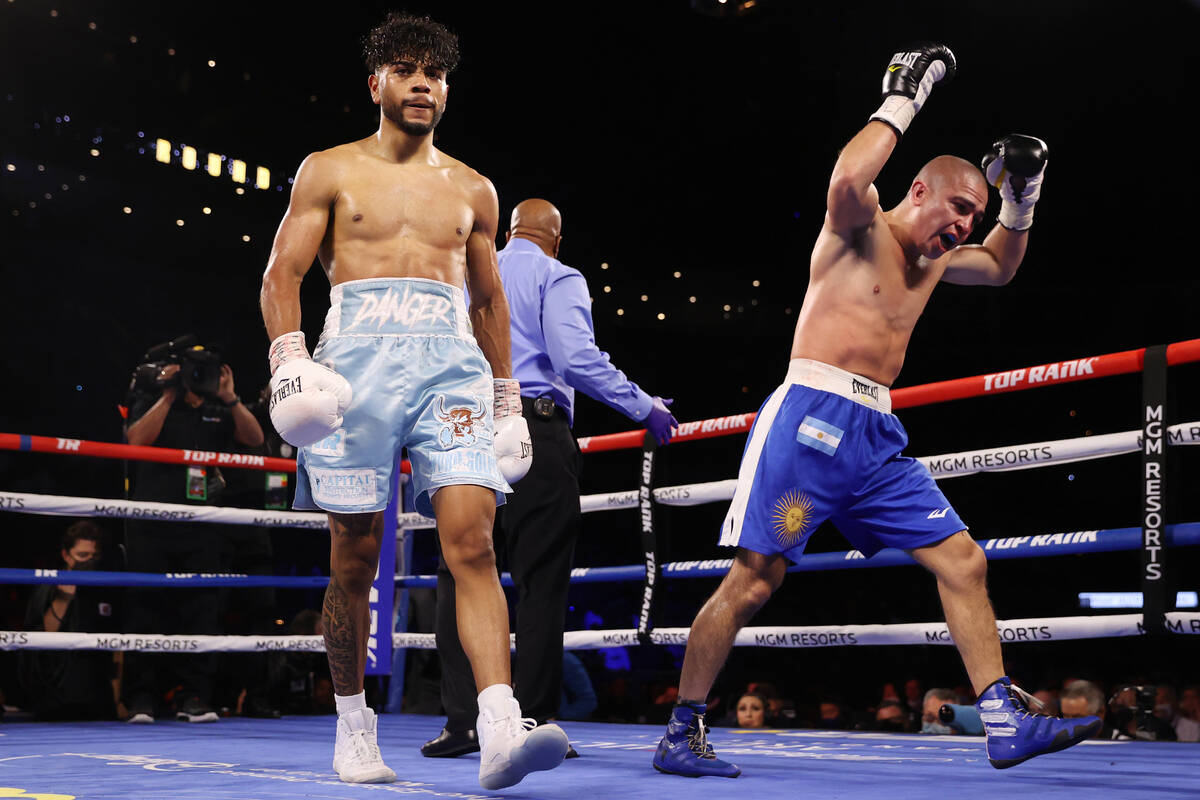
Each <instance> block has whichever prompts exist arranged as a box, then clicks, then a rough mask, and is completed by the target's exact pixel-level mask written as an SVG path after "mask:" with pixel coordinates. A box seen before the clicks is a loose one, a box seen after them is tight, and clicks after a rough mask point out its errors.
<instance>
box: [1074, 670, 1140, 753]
mask: <svg viewBox="0 0 1200 800" xmlns="http://www.w3.org/2000/svg"><path fill="white" fill-rule="evenodd" d="M1059 705H1060V706H1061V709H1062V715H1063V718H1065V719H1075V718H1078V717H1090V716H1095V717H1099V718H1100V719H1101V720H1102V721H1103V722H1104V725H1103V727H1101V728H1100V730H1099V731H1097V732H1096V735H1095V736H1093V737H1092V738H1093V739H1126V738H1129V737H1127V736H1124V735H1123V734H1122V733H1121V732H1120V731H1118V730H1116V729H1114V728H1113V726H1112V725H1111V724H1109V721H1108V719H1107V717H1108V709H1107V708H1106V707H1105V705H1104V692H1102V691H1100V687H1099V686H1097V685H1096V684H1094V683H1092V682H1091V681H1084V680H1075V681H1071V682H1069V683H1068V684H1067V685H1066V686H1064V687H1063V690H1062V694H1061V695H1060V696H1059Z"/></svg>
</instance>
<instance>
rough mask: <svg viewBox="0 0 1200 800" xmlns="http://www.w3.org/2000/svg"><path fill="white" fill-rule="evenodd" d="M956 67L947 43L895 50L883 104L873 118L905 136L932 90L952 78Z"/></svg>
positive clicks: (884, 85) (887, 77)
mask: <svg viewBox="0 0 1200 800" xmlns="http://www.w3.org/2000/svg"><path fill="white" fill-rule="evenodd" d="M956 68H957V66H956V62H955V60H954V53H952V52H950V48H949V47H946V45H944V44H935V43H933V42H918V43H916V44H914V45H912V46H911V47H909V48H907V49H906V50H902V51H901V52H899V53H896V54H895V55H894V56H892V60H891V62H890V63H889V64H888V68H887V72H885V73H884V75H883V105H881V106H880V107H879V110H878V111H876V112H875V113H874V114H872V115H871V119H877V120H879V121H880V122H886V123H887V124H888V125H891V126H892V127H893V128H894V129H895V130H896V133H897V134H899V135H901V136H903V135H904V132H905V131H906V130H908V126H909V124H910V123H911V122H912V121H913V117H915V116H916V115H917V112H918V111H920V110H921V106H922V105H924V104H925V99H926V98H927V97H929V92H930V91H932V90H933V87H934V86H937V85H938V84H939V83H948V82H949V81H950V80H951V79H953V78H954V72H955V70H956Z"/></svg>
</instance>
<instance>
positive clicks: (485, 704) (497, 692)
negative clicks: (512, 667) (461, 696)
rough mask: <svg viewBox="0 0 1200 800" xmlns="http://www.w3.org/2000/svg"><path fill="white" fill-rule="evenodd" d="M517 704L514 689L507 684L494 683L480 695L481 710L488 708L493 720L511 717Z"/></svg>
mask: <svg viewBox="0 0 1200 800" xmlns="http://www.w3.org/2000/svg"><path fill="white" fill-rule="evenodd" d="M515 704H516V701H515V700H514V699H513V691H512V687H511V686H509V685H508V684H507V683H493V684H492V685H491V686H489V687H487V688H486V689H484V690H483V691H482V692H480V693H479V708H480V709H484V708H486V709H487V710H488V712H489V713H490V714H491V715H492V718H493V719H496V718H499V717H507V716H510V715H511V714H512V707H513V706H514V705H515ZM518 716H519V714H518Z"/></svg>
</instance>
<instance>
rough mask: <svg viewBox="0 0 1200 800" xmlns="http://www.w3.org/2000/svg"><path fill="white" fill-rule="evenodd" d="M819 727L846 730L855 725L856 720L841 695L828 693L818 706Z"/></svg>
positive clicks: (830, 729)
mask: <svg viewBox="0 0 1200 800" xmlns="http://www.w3.org/2000/svg"><path fill="white" fill-rule="evenodd" d="M817 713H818V715H819V718H818V719H817V727H818V728H821V729H823V730H829V731H845V730H850V729H851V728H853V727H854V720H853V719H852V716H851V714H850V713H849V712H848V711H847V710H846V706H845V704H844V703H843V702H842V699H841V698H840V697H837V696H835V695H827V696H825V697H824V698H822V699H821V702H820V704H819V706H818V709H817Z"/></svg>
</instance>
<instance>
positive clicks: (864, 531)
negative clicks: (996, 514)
mask: <svg viewBox="0 0 1200 800" xmlns="http://www.w3.org/2000/svg"><path fill="white" fill-rule="evenodd" d="M891 411H892V402H891V397H890V396H889V395H888V390H887V387H886V386H881V385H880V384H877V383H875V382H874V381H871V380H868V379H867V378H864V377H862V376H860V375H854V374H852V373H849V372H846V371H845V370H841V369H838V368H837V367H834V366H830V365H829V364H823V363H821V362H820V361H811V360H809V359H805V358H796V359H792V362H791V364H790V365H789V367H788V374H787V379H786V380H785V381H784V383H783V385H782V386H780V387H779V388H778V389H776V390H775V392H774V393H773V394H772V395H771V396H770V397H769V398H767V402H765V403H764V404H763V407H762V408H761V409H760V410H759V412H758V416H757V417H756V418H755V420H754V427H753V428H751V429H750V438H749V440H748V441H747V442H746V450H745V452H744V453H743V454H742V465H741V467H740V468H739V469H738V478H737V489H736V491H735V492H734V495H733V502H732V504H731V505H730V507H729V513H728V514H727V515H726V516H725V524H724V525H723V526H722V528H721V541H720V543H721V544H722V545H726V546H730V547H744V548H746V549H747V550H753V551H754V552H756V553H762V554H764V555H774V554H776V553H782V554H783V555H784V556H786V557H787V558H788V559H790V560H792V561H798V560H799V559H800V556H801V554H802V553H803V552H804V546H805V545H806V544H807V543H808V539H809V537H810V536H811V535H812V532H813V531H814V530H816V528H817V526H818V525H820V524H821V523H822V522H824V521H825V520H827V519H828V520H830V521H832V522H833V524H834V525H836V526H837V529H838V530H839V531H841V533H842V535H843V536H845V537H846V539H848V540H849V541H850V543H851V544H852V545H854V547H856V548H857V549H858V550H859V551H860V552H861V553H862V554H863V555H866V556H873V555H875V553H877V552H879V551H880V550H882V549H883V548H885V547H894V548H897V549H900V550H912V549H914V548H917V547H923V546H925V545H929V544H934V543H936V542H940V541H942V540H943V539H945V538H947V537H949V536H952V535H954V534H955V533H957V532H958V531H961V530H965V529H966V527H967V526H966V525H964V524H963V521H962V520H961V519H960V518H959V516H958V514H956V513H955V511H954V509H953V508H952V507H951V505H950V503H949V502H948V501H947V500H946V496H945V495H944V494H942V491H941V489H939V488H938V487H937V484H936V483H934V481H933V477H932V476H931V475H930V474H929V470H927V469H926V468H925V466H924V465H923V464H921V463H920V462H919V461H916V460H914V459H912V458H908V457H907V456H902V455H900V452H901V451H902V450H903V449H904V448H905V446H906V445H907V444H908V434H907V433H905V432H904V427H903V426H902V425H901V424H900V420H898V419H897V418H896V417H895V416H893V414H892V413H891Z"/></svg>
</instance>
